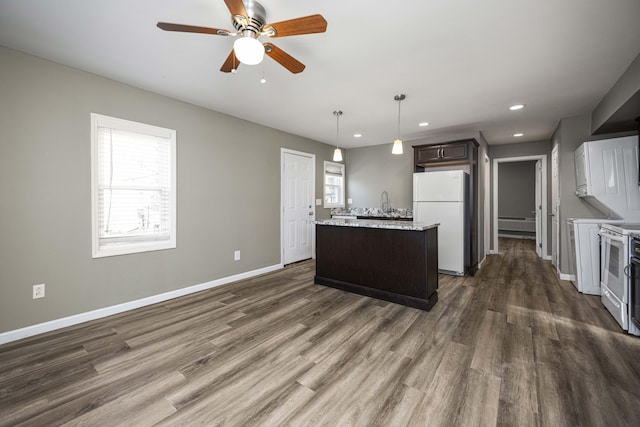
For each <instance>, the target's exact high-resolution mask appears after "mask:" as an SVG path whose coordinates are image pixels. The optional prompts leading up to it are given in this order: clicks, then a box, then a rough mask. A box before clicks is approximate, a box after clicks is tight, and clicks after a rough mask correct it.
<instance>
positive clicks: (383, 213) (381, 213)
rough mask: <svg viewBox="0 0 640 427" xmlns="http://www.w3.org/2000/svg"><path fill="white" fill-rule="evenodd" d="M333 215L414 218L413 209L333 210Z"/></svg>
mask: <svg viewBox="0 0 640 427" xmlns="http://www.w3.org/2000/svg"><path fill="white" fill-rule="evenodd" d="M331 215H333V216H335V215H340V216H360V217H378V218H413V211H412V210H411V209H400V208H390V209H386V210H383V209H380V208H332V209H331Z"/></svg>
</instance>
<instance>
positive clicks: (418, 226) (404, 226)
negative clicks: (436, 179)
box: [312, 218, 440, 231]
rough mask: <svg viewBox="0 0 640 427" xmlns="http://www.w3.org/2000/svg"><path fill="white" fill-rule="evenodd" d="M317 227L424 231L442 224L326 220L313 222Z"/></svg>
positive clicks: (371, 220) (370, 220) (373, 220)
mask: <svg viewBox="0 0 640 427" xmlns="http://www.w3.org/2000/svg"><path fill="white" fill-rule="evenodd" d="M312 222H313V223H314V224H317V225H332V226H337V227H364V228H384V229H387V230H408V231H424V230H428V229H430V228H434V227H437V226H438V225H440V224H425V223H424V222H415V221H389V220H375V219H336V218H334V219H324V220H320V221H312Z"/></svg>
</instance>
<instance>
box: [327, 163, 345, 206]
mask: <svg viewBox="0 0 640 427" xmlns="http://www.w3.org/2000/svg"><path fill="white" fill-rule="evenodd" d="M327 167H331V168H339V169H340V170H341V172H342V185H341V186H336V187H339V188H340V201H339V202H338V203H327ZM345 182H346V176H345V165H344V164H343V163H335V162H329V161H327V160H325V161H324V169H323V173H322V201H323V207H325V208H344V197H345Z"/></svg>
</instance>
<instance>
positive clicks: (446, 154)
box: [413, 138, 478, 275]
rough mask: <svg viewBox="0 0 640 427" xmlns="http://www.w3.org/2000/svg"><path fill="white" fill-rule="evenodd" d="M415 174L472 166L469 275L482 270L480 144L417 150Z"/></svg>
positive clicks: (451, 143)
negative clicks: (479, 215) (479, 248)
mask: <svg viewBox="0 0 640 427" xmlns="http://www.w3.org/2000/svg"><path fill="white" fill-rule="evenodd" d="M413 158H414V168H413V171H414V172H424V170H425V168H434V167H438V166H454V165H468V166H469V186H470V189H471V191H470V195H469V198H470V200H469V203H468V204H467V207H468V209H469V212H468V215H469V218H471V224H470V227H469V228H470V234H471V235H470V236H469V241H470V242H471V243H470V244H471V248H469V250H470V260H471V261H470V264H471V265H470V266H469V274H471V275H474V274H475V273H476V271H477V270H478V141H476V140H475V139H474V138H470V139H463V140H458V141H448V142H441V143H437V144H425V145H414V146H413Z"/></svg>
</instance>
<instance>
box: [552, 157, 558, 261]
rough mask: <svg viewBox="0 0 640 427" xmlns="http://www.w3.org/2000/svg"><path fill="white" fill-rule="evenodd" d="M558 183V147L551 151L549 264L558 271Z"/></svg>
mask: <svg viewBox="0 0 640 427" xmlns="http://www.w3.org/2000/svg"><path fill="white" fill-rule="evenodd" d="M559 189H560V182H559V181H558V146H557V145H556V146H555V147H553V150H551V263H552V264H553V265H554V266H555V267H556V270H558V271H560V268H559V267H560V266H559V263H558V261H559V260H558V254H559V247H560V226H559V219H560V218H559V215H560V213H559V211H560V199H559V197H560V191H559Z"/></svg>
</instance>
